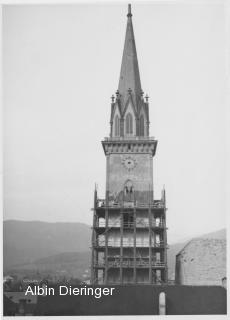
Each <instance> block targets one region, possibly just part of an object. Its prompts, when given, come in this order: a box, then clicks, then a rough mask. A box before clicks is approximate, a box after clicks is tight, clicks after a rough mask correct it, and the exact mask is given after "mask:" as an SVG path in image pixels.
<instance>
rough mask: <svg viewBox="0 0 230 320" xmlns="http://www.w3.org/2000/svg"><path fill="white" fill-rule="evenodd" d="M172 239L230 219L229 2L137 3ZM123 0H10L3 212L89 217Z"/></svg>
mask: <svg viewBox="0 0 230 320" xmlns="http://www.w3.org/2000/svg"><path fill="white" fill-rule="evenodd" d="M132 13H133V25H134V33H135V40H136V47H137V55H138V60H139V68H140V76H141V83H142V88H143V91H144V92H145V93H147V94H148V95H149V97H150V99H149V102H150V135H151V136H154V137H155V138H156V139H157V140H158V147H157V152H156V155H155V157H154V187H155V196H156V198H159V197H160V192H161V189H162V187H163V185H165V188H166V197H167V207H168V211H167V226H168V228H169V229H168V241H169V243H170V242H171V243H172V242H175V241H180V240H182V239H184V238H188V237H190V236H194V235H199V234H204V233H207V232H211V231H215V230H218V229H221V228H224V227H225V225H226V216H225V211H226V208H225V201H226V199H225V197H226V195H225V173H226V163H225V147H226V145H225V127H224V123H225V115H224V101H225V86H226V83H225V72H226V68H225V13H224V4H223V2H222V1H199V2H195V1H194V2H191V1H188V2H173V3H172V2H171V3H170V2H168V3H166V2H162V3H159V2H146V3H135V2H134V3H133V5H132ZM126 14H127V3H125V2H122V3H107V4H105V3H87V4H72V5H33V6H31V5H17V6H15V5H8V6H4V7H3V105H4V109H3V119H4V139H3V148H4V152H3V156H4V179H3V182H4V185H3V188H4V189H3V196H4V210H3V218H4V219H5V220H6V219H19V220H41V221H48V222H57V221H61V222H83V223H87V224H89V225H91V224H92V211H91V210H90V209H91V208H92V206H93V191H94V185H95V183H97V184H98V190H99V191H98V192H99V196H100V197H101V198H103V197H104V190H105V189H104V188H105V155H104V153H103V149H102V146H101V141H102V140H103V139H104V137H106V136H108V135H109V117H110V103H111V99H110V97H111V96H112V94H114V93H115V91H116V90H117V87H118V80H119V72H120V66H121V58H122V51H123V45H124V37H125V29H126V19H127V18H126Z"/></svg>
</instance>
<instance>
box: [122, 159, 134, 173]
mask: <svg viewBox="0 0 230 320" xmlns="http://www.w3.org/2000/svg"><path fill="white" fill-rule="evenodd" d="M122 163H123V165H124V167H125V168H126V169H127V170H132V169H134V168H135V167H136V165H137V161H136V160H135V159H134V158H132V157H126V158H123V160H122Z"/></svg>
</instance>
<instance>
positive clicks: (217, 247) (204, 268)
mask: <svg viewBox="0 0 230 320" xmlns="http://www.w3.org/2000/svg"><path fill="white" fill-rule="evenodd" d="M223 277H226V240H224V239H193V240H191V241H190V242H189V243H188V244H187V245H186V246H185V247H184V248H183V249H182V250H181V251H180V253H179V254H178V255H177V256H176V278H175V280H176V283H177V284H182V285H221V280H222V278H223Z"/></svg>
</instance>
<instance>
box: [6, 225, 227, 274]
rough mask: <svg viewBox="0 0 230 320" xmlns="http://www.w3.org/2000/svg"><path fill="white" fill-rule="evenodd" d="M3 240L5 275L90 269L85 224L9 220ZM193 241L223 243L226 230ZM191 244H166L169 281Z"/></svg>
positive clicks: (88, 245) (72, 271)
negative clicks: (7, 273) (179, 260)
mask: <svg viewBox="0 0 230 320" xmlns="http://www.w3.org/2000/svg"><path fill="white" fill-rule="evenodd" d="M3 236H4V260H3V263H4V271H5V272H7V271H9V270H14V271H17V272H25V273H26V272H27V273H28V272H32V271H34V270H37V271H38V272H39V271H42V272H44V271H46V272H51V273H53V272H57V273H59V272H61V271H63V273H65V272H67V273H69V274H70V275H72V276H77V277H79V275H82V274H83V273H84V271H85V270H86V269H88V268H89V263H90V249H89V247H90V239H91V229H90V227H89V226H88V225H86V224H82V223H61V222H59V223H47V222H40V221H16V220H8V221H4V224H3ZM195 238H212V239H226V230H225V229H222V230H218V231H215V232H211V233H208V234H204V235H201V236H199V237H195ZM190 240H191V239H188V240H187V241H183V242H180V243H174V244H171V245H170V244H169V249H168V273H169V279H174V276H175V262H176V255H177V254H178V253H179V252H180V250H182V249H183V248H184V246H185V245H186V244H187V243H188V242H189V241H190Z"/></svg>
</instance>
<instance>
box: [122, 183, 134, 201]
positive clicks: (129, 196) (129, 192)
mask: <svg viewBox="0 0 230 320" xmlns="http://www.w3.org/2000/svg"><path fill="white" fill-rule="evenodd" d="M124 201H128V202H130V201H134V185H133V182H132V181H131V180H127V181H126V182H125V184H124Z"/></svg>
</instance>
